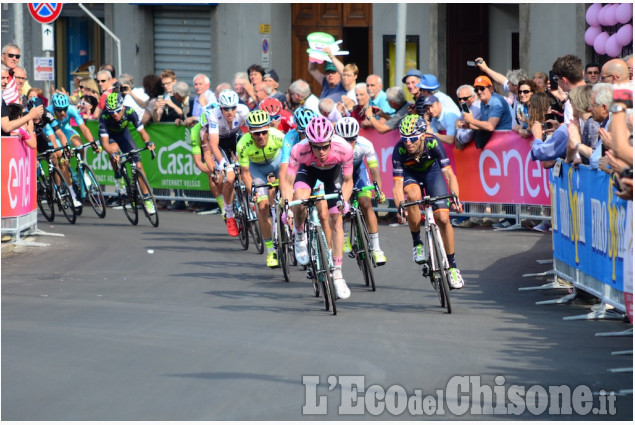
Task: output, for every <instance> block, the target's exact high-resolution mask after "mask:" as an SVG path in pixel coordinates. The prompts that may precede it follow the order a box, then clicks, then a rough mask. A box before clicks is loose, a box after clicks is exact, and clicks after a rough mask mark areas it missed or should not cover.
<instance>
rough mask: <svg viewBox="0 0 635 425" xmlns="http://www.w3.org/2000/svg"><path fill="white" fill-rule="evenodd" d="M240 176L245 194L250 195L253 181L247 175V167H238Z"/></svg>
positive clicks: (249, 175)
mask: <svg viewBox="0 0 635 425" xmlns="http://www.w3.org/2000/svg"><path fill="white" fill-rule="evenodd" d="M240 176H241V177H242V179H243V182H245V187H246V188H247V193H249V194H251V183H252V182H253V179H252V178H251V174H250V173H249V167H243V166H241V167H240Z"/></svg>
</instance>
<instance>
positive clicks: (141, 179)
mask: <svg viewBox="0 0 635 425" xmlns="http://www.w3.org/2000/svg"><path fill="white" fill-rule="evenodd" d="M141 183H143V184H144V185H145V187H146V189H147V190H148V195H147V196H144V195H143V192H142V191H141ZM136 184H137V190H136V192H137V198H138V205H140V206H141V207H142V208H143V212H144V213H145V215H146V217H147V218H148V220H149V221H150V224H152V226H154V227H159V209H158V208H157V203H156V201H155V200H154V195H153V194H152V189H151V188H150V183H148V179H147V178H146V176H145V175H144V174H143V173H142V172H141V171H138V172H137V181H136ZM146 202H148V203H149V204H150V205H152V208H153V209H154V214H151V213H150V211H148V206H146Z"/></svg>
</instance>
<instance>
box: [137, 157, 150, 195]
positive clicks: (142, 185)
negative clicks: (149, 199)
mask: <svg viewBox="0 0 635 425" xmlns="http://www.w3.org/2000/svg"><path fill="white" fill-rule="evenodd" d="M137 170H138V171H139V172H140V173H141V174H143V175H144V176H146V173H145V171H143V165H141V162H137ZM147 178H148V176H146V179H147ZM139 187H140V188H141V193H142V194H143V195H144V196H145V195H147V194H148V189H149V188H148V187H147V186H146V184H145V183H144V182H143V181H142V180H141V179H139Z"/></svg>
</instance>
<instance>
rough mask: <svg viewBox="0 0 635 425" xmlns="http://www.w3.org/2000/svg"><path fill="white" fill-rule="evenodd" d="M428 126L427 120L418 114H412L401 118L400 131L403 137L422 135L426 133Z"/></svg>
mask: <svg viewBox="0 0 635 425" xmlns="http://www.w3.org/2000/svg"><path fill="white" fill-rule="evenodd" d="M426 128H427V126H426V121H425V120H424V119H423V118H421V117H420V116H419V115H416V114H410V115H406V116H405V117H404V118H403V120H401V125H400V126H399V133H400V134H401V135H402V136H403V137H410V136H420V135H422V134H423V133H425V131H426Z"/></svg>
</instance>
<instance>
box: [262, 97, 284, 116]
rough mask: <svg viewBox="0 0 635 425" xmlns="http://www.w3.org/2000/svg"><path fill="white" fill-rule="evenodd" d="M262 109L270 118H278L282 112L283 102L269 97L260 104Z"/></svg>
mask: <svg viewBox="0 0 635 425" xmlns="http://www.w3.org/2000/svg"><path fill="white" fill-rule="evenodd" d="M260 109H262V110H263V111H267V113H268V114H269V116H270V117H272V118H273V117H277V116H278V115H280V111H282V102H280V101H279V100H278V99H276V98H275V97H268V98H266V99H265V100H263V101H262V103H261V104H260Z"/></svg>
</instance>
